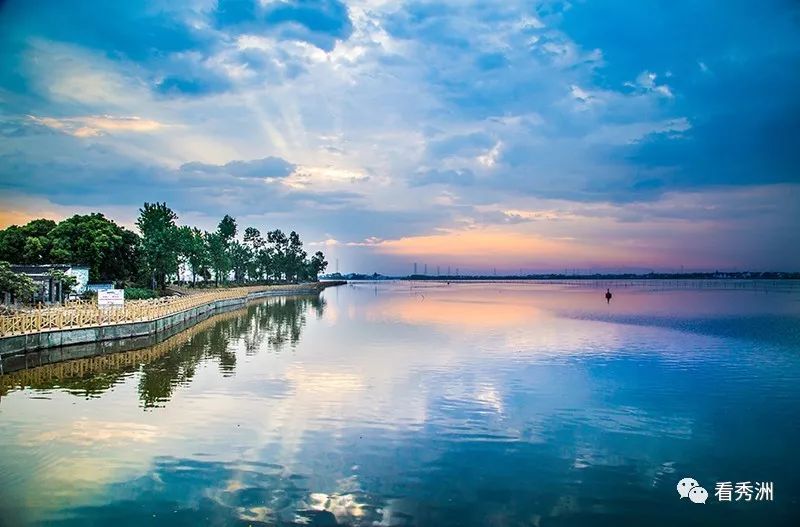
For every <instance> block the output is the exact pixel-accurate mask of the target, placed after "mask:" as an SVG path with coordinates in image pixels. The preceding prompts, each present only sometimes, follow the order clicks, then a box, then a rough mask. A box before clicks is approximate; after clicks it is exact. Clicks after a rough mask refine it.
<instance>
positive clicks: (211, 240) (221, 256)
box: [206, 232, 231, 285]
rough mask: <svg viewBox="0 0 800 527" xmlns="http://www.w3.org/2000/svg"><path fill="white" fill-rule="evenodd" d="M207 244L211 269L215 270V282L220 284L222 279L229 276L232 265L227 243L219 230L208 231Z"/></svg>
mask: <svg viewBox="0 0 800 527" xmlns="http://www.w3.org/2000/svg"><path fill="white" fill-rule="evenodd" d="M206 246H207V248H208V256H209V261H210V262H211V269H213V271H214V282H215V283H216V284H217V285H219V283H220V281H222V282H224V281H225V276H227V273H228V270H229V269H230V265H231V264H230V258H229V257H228V251H227V245H226V243H225V240H224V239H223V237H222V236H221V235H220V234H219V233H218V232H211V233H206Z"/></svg>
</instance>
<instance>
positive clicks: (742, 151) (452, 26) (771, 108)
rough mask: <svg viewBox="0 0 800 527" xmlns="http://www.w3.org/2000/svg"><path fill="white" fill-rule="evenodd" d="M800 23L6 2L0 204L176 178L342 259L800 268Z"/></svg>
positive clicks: (432, 8) (63, 203) (100, 199)
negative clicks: (799, 229)
mask: <svg viewBox="0 0 800 527" xmlns="http://www.w3.org/2000/svg"><path fill="white" fill-rule="evenodd" d="M799 20H800V11H799V10H798V7H797V4H796V3H793V2H790V1H789V0H786V1H777V2H771V3H769V5H763V6H759V7H758V9H755V8H753V7H752V6H748V5H745V4H742V3H736V2H734V3H730V4H726V6H725V8H724V9H721V8H720V7H719V6H715V5H710V4H709V5H698V4H697V3H695V2H688V1H686V2H683V1H681V2H672V3H663V2H657V1H655V0H645V1H642V2H633V3H632V2H626V1H623V0H613V1H610V2H602V3H594V2H583V1H579V2H570V3H567V2H553V1H550V0H542V1H539V2H527V1H523V0H512V1H509V2H502V3H497V2H492V3H486V2H478V1H472V0H466V1H464V0H452V1H443V2H426V1H415V0H403V1H398V2H389V1H385V0H349V1H340V0H325V1H320V2H307V1H302V0H269V1H268V0H191V1H189V2H181V3H173V2H166V1H160V0H159V1H157V2H152V3H149V4H147V5H146V6H144V5H141V4H139V3H136V2H127V3H126V2H101V1H86V2H80V3H79V5H75V6H73V5H70V6H67V5H65V4H64V3H63V2H58V1H55V0H43V1H41V2H36V3H35V6H34V5H33V4H31V3H30V2H25V1H23V0H9V1H7V2H3V3H0V50H2V51H0V136H2V137H3V141H2V142H0V192H2V194H3V195H2V196H0V199H2V202H3V205H4V210H3V215H2V216H0V221H2V222H4V223H8V222H10V221H18V219H19V218H24V217H27V216H28V215H35V212H36V211H41V214H45V215H48V216H51V217H59V216H63V215H66V214H68V213H69V211H70V210H86V209H87V208H98V209H101V210H104V211H107V212H108V213H109V214H112V215H113V214H117V215H119V217H120V218H121V219H122V220H124V221H130V219H131V218H132V217H133V216H135V211H136V210H137V209H138V207H139V206H140V205H141V202H142V201H144V200H149V201H154V200H159V201H164V200H166V201H168V202H169V203H170V204H171V205H172V206H174V207H175V208H176V209H177V210H178V212H179V214H180V215H181V218H182V220H183V221H186V222H196V223H198V224H200V225H203V226H206V227H212V226H213V225H214V224H215V223H216V222H217V221H218V219H219V217H221V216H222V215H223V214H225V213H231V214H233V215H235V216H237V218H238V219H239V220H240V222H244V223H247V224H253V225H255V226H257V227H260V228H271V227H276V226H277V227H281V228H287V227H288V228H295V229H297V230H299V231H301V232H303V233H304V235H305V238H306V239H308V240H328V241H330V240H333V241H335V242H336V243H332V242H331V243H328V242H325V246H326V247H327V251H328V252H329V253H330V255H331V256H332V257H336V258H339V259H340V264H341V265H340V268H341V269H342V270H362V271H370V272H372V271H385V272H401V271H407V270H408V269H409V268H410V267H409V265H410V263H411V262H412V260H417V259H418V260H420V261H422V259H424V258H439V256H437V255H438V254H440V253H442V251H444V250H445V249H446V250H447V252H448V253H449V254H452V255H454V257H455V256H456V255H458V257H459V258H461V259H462V260H463V265H462V267H465V268H466V267H467V265H468V264H469V265H472V266H473V267H475V270H479V269H477V267H480V266H481V265H483V267H484V269H483V270H484V271H485V270H487V269H488V268H490V267H494V266H495V265H496V266H497V267H503V266H506V267H507V268H508V269H514V268H519V267H523V266H524V267H528V268H530V269H531V270H534V269H538V268H563V267H571V268H574V267H589V266H598V267H603V266H605V267H613V266H618V267H619V266H623V265H630V266H636V265H639V266H646V267H654V268H659V267H661V268H670V267H675V266H678V265H695V266H698V267H702V266H705V267H713V268H731V267H734V266H736V267H739V268H744V267H750V266H756V267H772V268H797V267H800V240H798V235H797V234H796V232H795V231H796V230H797V229H791V228H790V227H791V226H796V225H797V224H798V223H800V213H799V212H798V207H797V205H796V203H797V201H798V196H799V195H800V171H798V167H799V166H800V153H799V152H800V147H798V138H800V125H799V124H798V123H800V104H798V99H797V96H796V94H797V93H800V73H798V72H800V31H798V29H800V28H798V25H799V23H798V21H799ZM12 205H13V206H12ZM126 207H127V208H128V209H130V212H129V213H128V214H127V215H126V214H125V213H123V212H121V211H123V210H125V209H126ZM320 243H323V242H320ZM434 249H435V251H439V252H438V253H437V252H435V251H434ZM329 259H330V258H329ZM490 260H493V261H492V262H491V264H490V263H489V261H490ZM481 262H483V263H481ZM451 263H452V264H453V265H457V264H458V262H451ZM473 264H474V265H473Z"/></svg>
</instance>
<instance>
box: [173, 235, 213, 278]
mask: <svg viewBox="0 0 800 527" xmlns="http://www.w3.org/2000/svg"><path fill="white" fill-rule="evenodd" d="M178 238H179V240H180V258H181V261H182V262H183V263H185V264H186V265H187V266H188V267H189V271H190V272H191V273H192V285H194V284H196V283H197V276H198V275H199V276H201V277H205V276H206V275H208V267H209V265H210V256H209V254H208V246H207V245H206V239H205V235H204V233H203V231H201V230H200V229H198V228H197V227H195V228H192V227H187V226H183V227H178Z"/></svg>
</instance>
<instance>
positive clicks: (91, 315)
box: [0, 281, 346, 373]
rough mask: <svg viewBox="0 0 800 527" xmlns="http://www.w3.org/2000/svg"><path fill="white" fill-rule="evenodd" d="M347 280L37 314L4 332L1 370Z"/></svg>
mask: <svg viewBox="0 0 800 527" xmlns="http://www.w3.org/2000/svg"><path fill="white" fill-rule="evenodd" d="M345 283H346V282H341V281H327V282H314V283H308V284H297V285H276V286H263V287H242V288H231V289H223V290H219V291H212V292H208V293H204V294H202V295H195V296H190V297H187V298H181V299H176V300H175V301H174V302H173V303H172V304H163V305H157V306H155V308H153V307H152V306H150V308H149V309H145V308H144V305H143V304H142V305H133V306H131V308H130V309H128V308H126V309H128V311H125V310H117V311H116V313H114V312H113V311H112V312H108V311H101V310H96V309H95V311H94V312H87V313H82V314H80V315H75V316H71V317H65V315H64V314H63V313H60V314H59V315H58V316H59V317H60V322H64V319H65V318H67V319H68V320H67V321H68V322H71V323H74V324H73V325H72V327H66V328H61V329H52V328H46V329H41V330H39V331H34V330H33V329H35V325H36V323H38V324H39V327H42V320H44V321H45V324H44V325H45V326H47V323H50V322H52V320H53V319H54V317H55V315H49V316H48V315H47V314H45V315H42V314H38V318H39V320H38V321H37V320H27V321H24V323H20V322H19V321H15V325H17V326H19V327H20V328H21V329H22V330H28V331H25V332H22V331H20V334H16V335H7V336H3V337H0V373H5V372H10V371H17V370H20V369H24V368H29V367H34V366H38V365H40V364H47V363H53V362H58V361H60V360H68V359H69V358H74V356H75V354H74V353H71V351H70V350H72V349H77V348H75V347H76V346H82V347H83V348H84V350H83V352H82V353H79V355H82V354H83V353H86V352H87V351H89V350H88V349H86V348H87V346H88V348H93V345H96V344H98V343H103V344H104V345H105V346H106V347H108V348H109V350H108V351H111V352H113V350H114V349H119V347H120V345H122V346H124V342H123V341H128V340H133V341H136V340H141V339H142V338H147V337H150V336H154V335H158V334H162V333H165V332H169V333H173V332H174V331H175V330H176V329H177V330H178V331H180V330H182V329H186V328H188V327H191V326H192V325H194V324H196V323H198V322H200V321H202V320H205V319H207V318H209V317H211V316H213V315H215V314H217V313H221V312H224V311H229V310H231V309H236V308H239V307H242V306H244V305H246V304H247V302H249V301H251V300H256V299H259V298H264V297H268V296H280V295H295V294H314V293H319V292H320V291H322V290H323V289H325V288H327V287H334V286H338V285H343V284H345ZM30 318H32V317H30ZM7 322H8V321H7ZM81 322H86V323H85V324H81ZM84 356H85V355H84ZM59 357H63V358H59Z"/></svg>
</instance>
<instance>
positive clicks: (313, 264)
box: [308, 251, 328, 281]
mask: <svg viewBox="0 0 800 527" xmlns="http://www.w3.org/2000/svg"><path fill="white" fill-rule="evenodd" d="M326 267H328V262H327V261H326V260H325V255H324V254H322V251H317V252H315V253H314V256H312V257H311V260H310V261H309V263H308V268H309V271H310V272H309V276H308V277H309V278H310V279H311V280H314V281H316V280H319V275H320V273H323V272H325V268H326Z"/></svg>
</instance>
